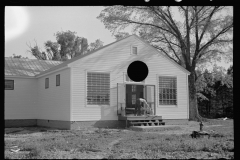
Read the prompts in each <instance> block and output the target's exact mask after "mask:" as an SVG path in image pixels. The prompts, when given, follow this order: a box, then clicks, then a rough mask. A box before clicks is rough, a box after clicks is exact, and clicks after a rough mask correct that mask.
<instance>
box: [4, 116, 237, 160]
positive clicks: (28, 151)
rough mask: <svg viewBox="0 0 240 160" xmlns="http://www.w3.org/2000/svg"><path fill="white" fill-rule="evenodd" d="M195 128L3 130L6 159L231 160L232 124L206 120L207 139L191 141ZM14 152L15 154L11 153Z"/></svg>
mask: <svg viewBox="0 0 240 160" xmlns="http://www.w3.org/2000/svg"><path fill="white" fill-rule="evenodd" d="M193 130H199V124H198V123H197V122H189V124H188V125H181V126H180V127H175V128H172V129H167V128H166V129H162V130H161V131H145V132H140V131H132V130H129V129H127V130H126V129H98V128H91V129H84V130H72V131H66V130H54V129H48V128H40V127H39V128H36V127H35V128H34V127H28V128H27V127H25V128H6V129H5V158H6V159H22V158H24V159H60V158H61V159H62V158H64V159H103V158H104V159H131V158H136V159H143V158H144V159H156V158H157V159H160V158H167V159H169V158H171V159H183V158H184V159H189V158H196V159H219V158H226V159H234V135H233V120H226V121H223V120H211V121H210V122H205V123H204V130H205V131H209V132H211V137H210V139H208V138H207V137H206V138H205V137H203V138H198V139H192V138H191V137H190V133H191V132H192V131H193ZM14 150H15V151H14Z"/></svg>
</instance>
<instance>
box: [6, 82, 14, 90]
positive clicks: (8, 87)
mask: <svg viewBox="0 0 240 160" xmlns="http://www.w3.org/2000/svg"><path fill="white" fill-rule="evenodd" d="M5 90H14V80H5Z"/></svg>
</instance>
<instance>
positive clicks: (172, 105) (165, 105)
mask: <svg viewBox="0 0 240 160" xmlns="http://www.w3.org/2000/svg"><path fill="white" fill-rule="evenodd" d="M160 77H164V78H175V79H176V88H175V89H176V104H160V99H159V93H160V92H159V89H160V88H159V78H160ZM177 83H178V79H177V76H174V75H157V103H158V107H166V108H171V107H174V108H175V107H177V106H178V85H177Z"/></svg>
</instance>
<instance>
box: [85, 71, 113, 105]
mask: <svg viewBox="0 0 240 160" xmlns="http://www.w3.org/2000/svg"><path fill="white" fill-rule="evenodd" d="M87 104H88V105H109V104H110V74H109V73H100V72H88V73H87Z"/></svg>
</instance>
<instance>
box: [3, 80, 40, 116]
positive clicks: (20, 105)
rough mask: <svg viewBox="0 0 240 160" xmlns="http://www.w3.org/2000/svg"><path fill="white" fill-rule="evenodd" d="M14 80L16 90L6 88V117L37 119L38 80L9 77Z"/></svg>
mask: <svg viewBox="0 0 240 160" xmlns="http://www.w3.org/2000/svg"><path fill="white" fill-rule="evenodd" d="M5 79H10V80H14V90H5V95H4V97H5V102H4V103H5V106H4V107H5V110H4V111H5V114H4V116H5V119H6V120H7V119H36V108H37V80H36V79H30V78H8V77H5Z"/></svg>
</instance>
